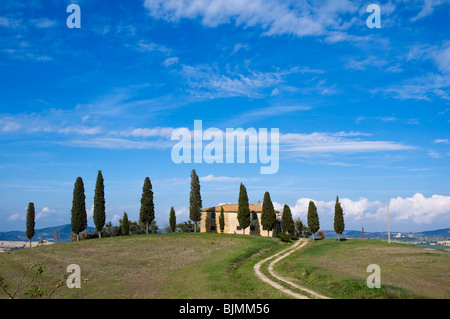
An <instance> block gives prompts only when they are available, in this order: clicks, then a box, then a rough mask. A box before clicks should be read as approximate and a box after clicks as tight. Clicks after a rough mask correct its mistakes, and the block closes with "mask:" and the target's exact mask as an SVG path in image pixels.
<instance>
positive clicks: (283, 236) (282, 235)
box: [278, 233, 292, 242]
mask: <svg viewBox="0 0 450 319" xmlns="http://www.w3.org/2000/svg"><path fill="white" fill-rule="evenodd" d="M278 237H279V238H280V239H281V241H284V242H290V241H291V238H292V236H291V235H290V234H286V233H279V234H278Z"/></svg>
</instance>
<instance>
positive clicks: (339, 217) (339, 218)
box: [334, 196, 345, 241]
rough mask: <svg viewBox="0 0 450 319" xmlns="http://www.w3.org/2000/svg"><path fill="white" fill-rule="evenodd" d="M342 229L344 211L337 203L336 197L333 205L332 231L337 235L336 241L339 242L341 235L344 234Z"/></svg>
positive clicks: (343, 225) (343, 226) (337, 198)
mask: <svg viewBox="0 0 450 319" xmlns="http://www.w3.org/2000/svg"><path fill="white" fill-rule="evenodd" d="M344 228H345V224H344V211H343V210H342V206H341V203H340V202H339V197H338V196H336V204H335V205H334V231H335V232H336V234H338V241H341V234H342V233H343V232H344Z"/></svg>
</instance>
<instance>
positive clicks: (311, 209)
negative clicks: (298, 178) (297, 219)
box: [308, 201, 320, 241]
mask: <svg viewBox="0 0 450 319" xmlns="http://www.w3.org/2000/svg"><path fill="white" fill-rule="evenodd" d="M308 227H309V229H310V231H311V233H312V235H313V241H314V234H315V233H316V232H317V231H318V230H319V227H320V224H319V215H317V207H316V205H314V202H313V201H310V202H309V206H308Z"/></svg>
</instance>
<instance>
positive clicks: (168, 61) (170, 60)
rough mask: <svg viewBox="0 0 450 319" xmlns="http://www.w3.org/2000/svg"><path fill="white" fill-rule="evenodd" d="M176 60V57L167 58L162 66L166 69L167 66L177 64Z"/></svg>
mask: <svg viewBox="0 0 450 319" xmlns="http://www.w3.org/2000/svg"><path fill="white" fill-rule="evenodd" d="M178 60H179V58H178V57H170V58H167V59H165V60H164V62H163V65H164V66H165V67H168V66H171V65H173V64H178Z"/></svg>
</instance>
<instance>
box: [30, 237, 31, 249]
mask: <svg viewBox="0 0 450 319" xmlns="http://www.w3.org/2000/svg"><path fill="white" fill-rule="evenodd" d="M30 248H31V239H30Z"/></svg>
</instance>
